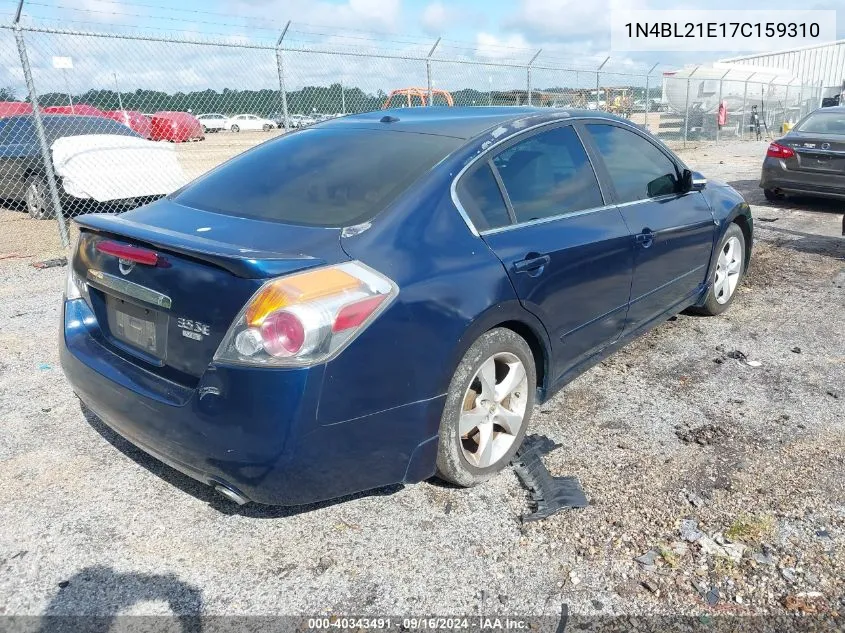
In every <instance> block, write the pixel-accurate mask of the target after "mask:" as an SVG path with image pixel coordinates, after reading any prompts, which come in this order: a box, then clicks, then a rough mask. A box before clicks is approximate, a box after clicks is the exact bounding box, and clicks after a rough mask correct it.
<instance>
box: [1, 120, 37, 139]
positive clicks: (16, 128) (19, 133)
mask: <svg viewBox="0 0 845 633" xmlns="http://www.w3.org/2000/svg"><path fill="white" fill-rule="evenodd" d="M34 142H35V130H34V129H33V127H32V121H31V120H30V119H29V118H12V119H9V120H8V121H7V122H6V124H5V125H4V126H3V128H2V130H0V145H15V144H23V143H34Z"/></svg>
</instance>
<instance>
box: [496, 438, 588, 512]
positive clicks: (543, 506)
mask: <svg viewBox="0 0 845 633" xmlns="http://www.w3.org/2000/svg"><path fill="white" fill-rule="evenodd" d="M559 447H560V444H555V443H554V442H553V441H552V440H551V439H549V438H548V437H546V436H544V435H530V436H528V437H526V438H525V440H524V441H523V443H522V446H521V447H520V449H519V451H518V452H517V454H516V457H515V458H514V460H513V462H512V463H513V467H514V470H515V471H516V474H517V476H518V477H519V480H520V481H521V482H522V485H523V486H525V487H526V488H527V489H528V491H529V492H530V493H531V499H532V501H533V502H534V504H535V506H536V507H535V509H534V511H533V512H532V513H531V514H527V515H523V516H522V522H523V523H526V522H529V521H539V520H540V519H545V518H547V517H550V516H551V515H553V514H555V513H556V512H559V511H560V510H562V509H564V508H586V507H587V505H588V502H587V496H586V495H585V494H584V489H583V488H582V487H581V482H579V481H578V478H577V477H553V476H552V475H551V473H549V471H548V469H547V468H546V465H545V464H544V463H543V460H542V459H541V455H545V454H547V453H550V452H551V451H553V450H554V449H556V448H559Z"/></svg>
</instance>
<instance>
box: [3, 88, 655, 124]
mask: <svg viewBox="0 0 845 633" xmlns="http://www.w3.org/2000/svg"><path fill="white" fill-rule="evenodd" d="M636 91H637V92H639V93H644V92H645V91H644V90H642V89H636ZM540 92H542V93H545V94H546V95H550V94H551V95H554V94H559V95H560V96H561V98H560V100H559V101H560V102H558V101H557V100H556V99H546V100H545V102H544V105H569V104H568V103H567V101H569V102H570V103H571V102H572V96H573V95H574V94H576V93H584V92H585V91H584V90H575V89H572V88H561V87H557V88H546V89H543V90H542V91H540V90H538V91H537V93H540ZM649 93H650V96H651V97H652V98H656V97H659V96H660V88H654V89H652V90H650V91H649ZM286 96H287V102H288V112H289V113H290V114H310V113H327V114H334V113H350V112H370V111H373V110H378V109H380V108H381V107H382V105H383V104H384V102H385V100H386V99H387V96H388V95H387V94H386V93H385V92H384V91H383V90H378V91H377V92H376V93H375V94H372V93H367V92H365V91H364V90H362V89H360V88H357V87H349V86H341V84H340V83H334V84H331V85H329V86H305V87H304V88H302V89H300V90H289V91H287V94H286ZM582 96H583V95H582ZM452 97H453V99H454V102H455V105H465V106H472V105H521V104H523V103H525V100H526V95H525V91H524V90H512V91H492V92H482V91H479V90H475V89H473V88H464V89H461V90H457V91H454V92H452ZM69 99H72V100H73V103H75V104H77V103H85V104H88V105H91V106H94V107H95V108H99V109H101V110H118V109H121V108H122V109H124V110H137V111H140V112H146V113H152V112H158V111H161V110H175V111H180V112H188V111H190V112H192V113H194V114H203V113H207V112H219V113H221V114H227V115H230V114H239V113H250V114H257V115H260V116H270V115H274V114H277V113H279V112H281V111H282V96H281V92H280V91H279V90H270V89H263V90H234V89H231V88H224V89H223V90H222V91H216V90H211V89H207V90H199V91H194V92H175V93H172V94H171V93H167V92H163V91H159V90H145V89H140V88H139V89H137V90H135V91H134V92H120V93H118V92H117V91H115V90H88V91H86V92H83V93H80V94H71V95H68V94H67V93H62V92H50V93H45V94H43V95H39V98H38V101H39V103H40V105H41V106H42V107H48V106H58V105H68V104H69ZM16 100H17V98H16V94H15V91H14V90H12V89H11V88H0V101H16ZM406 103H407V102H406V99H405V97H404V96H395V97H393V99H392V100H391V102H390V105H391V106H392V107H401V106H404V105H406ZM411 103H412V105H420V100H419V98H417V97H414V98H412V100H411ZM535 103H536V101H535ZM434 105H445V101H444V100H443V98H442V97H439V96H436V97H435V99H434Z"/></svg>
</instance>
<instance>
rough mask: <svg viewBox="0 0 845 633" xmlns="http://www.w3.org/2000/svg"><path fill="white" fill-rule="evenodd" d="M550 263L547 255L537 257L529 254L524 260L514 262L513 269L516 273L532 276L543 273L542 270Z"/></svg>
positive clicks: (535, 254) (534, 254)
mask: <svg viewBox="0 0 845 633" xmlns="http://www.w3.org/2000/svg"><path fill="white" fill-rule="evenodd" d="M550 261H552V258H551V257H549V256H548V255H538V254H537V253H529V254H528V255H526V256H525V259H521V260H519V261H518V262H514V264H513V269H514V270H515V271H516V272H518V273H528V274H529V275H531V274H532V273H533V275H532V276H535V275H539V274H540V273H542V272H543V268H544V267H545V266H546V264H548V263H549V262H550Z"/></svg>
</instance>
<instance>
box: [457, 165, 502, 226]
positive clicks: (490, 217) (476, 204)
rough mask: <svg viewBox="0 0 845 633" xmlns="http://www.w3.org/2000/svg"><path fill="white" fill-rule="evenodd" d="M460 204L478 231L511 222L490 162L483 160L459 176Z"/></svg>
mask: <svg viewBox="0 0 845 633" xmlns="http://www.w3.org/2000/svg"><path fill="white" fill-rule="evenodd" d="M458 197H459V198H460V199H461V204H462V205H463V207H464V209H465V210H466V212H467V215H469V218H470V220H472V223H473V225H474V226H475V228H476V229H477V230H479V231H486V230H488V229H495V228H498V227H500V226H505V225H507V224H510V223H511V218H510V215H508V208H507V207H506V206H505V200H504V198H502V191H501V190H500V189H499V185H498V183H497V182H496V178H495V177H494V176H493V170H492V169H490V164H489V163H487V162H485V163H483V164H482V165H481V166H480V167H477V168H476V169H475V170H474V171H472V172H471V173H469V174H467V175H466V176H464V177H463V178H461V180H460V182H459V183H458Z"/></svg>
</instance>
